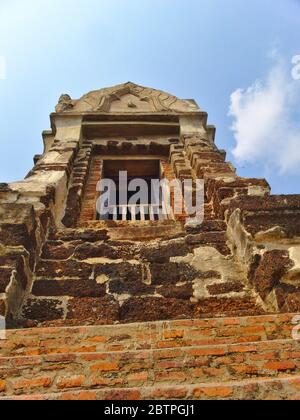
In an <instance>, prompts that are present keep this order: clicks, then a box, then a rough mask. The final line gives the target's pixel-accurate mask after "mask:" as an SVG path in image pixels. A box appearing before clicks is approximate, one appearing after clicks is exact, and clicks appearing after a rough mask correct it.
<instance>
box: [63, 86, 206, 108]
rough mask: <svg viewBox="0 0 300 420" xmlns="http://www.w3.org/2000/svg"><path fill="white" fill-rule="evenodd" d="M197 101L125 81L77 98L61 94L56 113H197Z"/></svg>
mask: <svg viewBox="0 0 300 420" xmlns="http://www.w3.org/2000/svg"><path fill="white" fill-rule="evenodd" d="M197 111H199V108H198V106H197V105H196V103H194V102H192V101H188V100H182V99H178V98H177V97H176V96H173V95H170V94H168V93H165V92H162V91H160V90H156V89H151V88H146V87H142V86H138V85H136V84H134V83H131V82H129V83H125V84H122V85H117V86H114V87H110V88H105V89H100V90H96V91H92V92H89V93H87V94H86V95H84V96H83V97H82V98H80V99H78V100H72V99H71V98H70V97H69V96H68V95H62V96H61V98H60V100H59V103H58V105H57V107H56V112H103V113H110V112H112V113H152V112H159V113H161V112H169V113H170V112H174V113H176V112H179V113H180V112H197Z"/></svg>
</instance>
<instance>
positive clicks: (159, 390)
mask: <svg viewBox="0 0 300 420" xmlns="http://www.w3.org/2000/svg"><path fill="white" fill-rule="evenodd" d="M299 399H300V376H292V377H286V378H280V379H260V380H258V379H254V380H245V381H240V382H224V383H222V384H219V383H213V384H203V383H199V384H197V385H178V386H176V385H172V386H153V387H138V388H127V389H122V388H119V389H118V388H115V389H111V388H103V389H100V390H99V389H95V390H66V391H60V392H57V393H53V394H51V393H49V394H32V395H18V396H10V397H0V400H29V401H30V400H31V401H32V400H35V401H46V400H52V401H53V400H54V401H55V400H59V401H72V400H77V401H78V400H83V401H87V400H91V401H93V400H94V401H96V400H98V401H114V400H123V401H126V400H132V401H139V400H143V401H145V400H146V401H149V400H157V401H159V400H169V401H172V400H183V401H184V400H193V401H197V400H242V401H243V400H299Z"/></svg>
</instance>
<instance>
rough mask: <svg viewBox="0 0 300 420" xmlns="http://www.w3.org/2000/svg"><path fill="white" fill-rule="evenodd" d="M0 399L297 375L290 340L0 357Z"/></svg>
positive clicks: (299, 350) (299, 361) (296, 351)
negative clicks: (77, 391) (76, 391)
mask: <svg viewBox="0 0 300 420" xmlns="http://www.w3.org/2000/svg"><path fill="white" fill-rule="evenodd" d="M0 361H1V369H0V378H1V382H0V384H1V388H0V390H2V391H1V392H0V395H1V396H5V395H6V396H9V395H22V394H30V393H36V392H37V393H39V394H44V393H55V392H59V391H61V390H66V389H70V390H71V389H76V388H80V389H82V390H90V389H102V388H106V387H111V388H131V387H138V386H139V387H153V386H160V385H161V386H171V385H178V384H183V385H197V384H199V383H207V384H214V383H216V382H217V383H222V382H231V381H242V380H248V379H254V378H255V379H256V380H258V379H266V378H269V379H278V378H279V379H280V378H285V377H287V376H288V377H291V376H292V375H295V376H297V377H299V376H300V346H299V343H298V342H297V341H295V340H274V341H271V342H266V341H264V342H257V343H248V344H231V345H218V346H200V347H188V348H186V347H180V348H174V349H157V350H139V351H125V352H106V353H78V354H75V353H68V354H60V355H58V354H56V355H48V356H32V357H8V358H1V359H0Z"/></svg>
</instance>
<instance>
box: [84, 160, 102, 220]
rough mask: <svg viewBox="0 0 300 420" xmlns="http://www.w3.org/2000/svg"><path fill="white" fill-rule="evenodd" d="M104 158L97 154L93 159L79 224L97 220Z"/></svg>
mask: <svg viewBox="0 0 300 420" xmlns="http://www.w3.org/2000/svg"><path fill="white" fill-rule="evenodd" d="M102 167H103V160H102V158H101V157H98V156H95V157H94V158H93V159H92V163H91V168H90V172H89V177H88V181H87V184H86V188H85V193H84V198H83V203H82V209H81V214H80V217H79V224H80V223H84V222H89V221H92V220H96V201H97V199H98V193H97V183H98V182H99V181H100V179H101V176H102Z"/></svg>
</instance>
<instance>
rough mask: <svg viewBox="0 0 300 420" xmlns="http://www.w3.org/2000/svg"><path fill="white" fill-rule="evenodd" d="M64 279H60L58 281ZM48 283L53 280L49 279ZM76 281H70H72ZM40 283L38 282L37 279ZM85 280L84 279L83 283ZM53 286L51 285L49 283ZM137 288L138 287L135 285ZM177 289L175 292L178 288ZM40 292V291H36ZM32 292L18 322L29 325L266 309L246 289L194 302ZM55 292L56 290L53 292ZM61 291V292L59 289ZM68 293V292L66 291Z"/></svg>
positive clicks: (231, 313)
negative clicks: (121, 302)
mask: <svg viewBox="0 0 300 420" xmlns="http://www.w3.org/2000/svg"><path fill="white" fill-rule="evenodd" d="M61 281H62V280H58V281H57V284H58V285H59V283H60V282H61ZM48 282H49V283H52V282H54V280H52V281H51V280H48ZM72 282H75V281H74V280H70V284H72ZM36 283H37V282H36ZM83 283H84V282H83ZM87 286H88V287H90V289H89V290H90V292H89V293H91V294H92V295H95V293H97V291H98V290H99V287H101V285H97V290H96V291H95V290H94V289H93V284H88V285H85V287H87ZM49 287H50V284H49ZM133 287H135V286H133ZM175 292H176V291H175ZM36 293H37V292H36ZM46 293H48V292H47V291H46V289H45V292H39V296H38V297H36V296H32V295H30V296H29V297H28V298H27V299H26V300H25V302H24V305H23V308H22V313H21V316H22V317H21V318H20V319H19V325H20V326H23V327H24V328H27V327H32V326H35V327H52V326H53V327H56V326H63V325H65V326H78V325H114V324H116V323H121V324H127V323H133V322H153V321H162V320H173V319H178V318H179V319H191V318H195V319H197V318H198V319H199V318H200V319H201V318H204V317H206V318H209V317H210V316H211V317H216V316H217V317H234V316H239V317H242V316H247V315H262V314H263V313H264V311H263V310H262V309H261V307H259V306H257V302H256V298H255V296H253V295H252V294H251V292H249V291H247V292H244V293H242V294H241V293H235V294H233V293H231V294H230V295H231V296H229V297H226V296H212V297H207V298H205V299H199V300H197V302H195V303H194V302H191V301H190V298H189V297H188V296H187V297H185V298H176V297H155V296H153V297H152V296H150V295H149V296H148V297H142V296H141V295H140V294H137V295H135V296H134V297H130V298H128V299H127V300H126V301H125V302H124V303H123V304H120V303H119V302H118V301H116V300H115V299H114V298H113V295H104V291H103V292H101V295H102V297H86V294H87V293H88V292H87V291H84V297H83V296H82V297H80V296H76V297H70V296H66V295H64V296H62V295H61V294H60V295H59V296H57V295H56V296H55V297H44V296H43V294H46ZM52 293H53V292H52ZM57 293H61V292H57ZM65 293H66V292H65Z"/></svg>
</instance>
